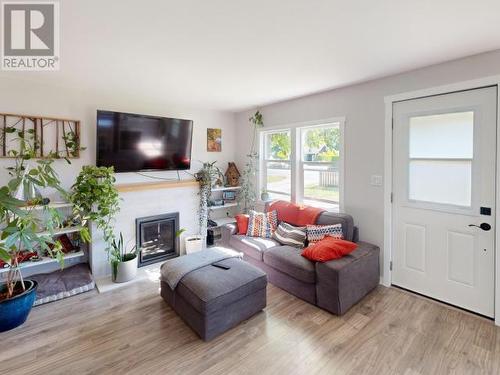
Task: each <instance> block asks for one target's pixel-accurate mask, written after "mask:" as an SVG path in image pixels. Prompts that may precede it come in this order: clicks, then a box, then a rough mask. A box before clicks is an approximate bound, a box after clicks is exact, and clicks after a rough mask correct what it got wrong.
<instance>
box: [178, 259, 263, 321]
mask: <svg viewBox="0 0 500 375" xmlns="http://www.w3.org/2000/svg"><path fill="white" fill-rule="evenodd" d="M218 264H222V265H225V266H229V267H230V269H228V270H224V269H221V268H218V267H213V266H211V265H210V266H206V267H203V268H200V269H197V270H195V271H193V272H190V273H188V274H187V275H186V276H184V277H183V278H182V280H181V281H180V282H179V284H178V285H177V288H176V292H177V293H178V294H179V295H180V296H182V297H183V298H184V299H185V300H186V301H187V302H188V303H189V304H190V305H191V306H192V307H193V308H195V309H196V310H197V311H199V312H200V313H202V314H204V315H209V314H212V313H214V312H215V311H218V310H220V309H222V308H224V307H226V306H228V305H230V304H232V303H234V302H236V301H238V300H240V299H242V298H244V297H246V296H248V295H250V294H252V293H255V292H257V291H259V290H261V289H264V288H265V287H266V285H267V276H266V273H265V272H264V271H262V270H260V269H258V268H257V267H254V266H252V265H250V264H248V263H247V262H245V261H243V260H241V259H238V258H230V259H226V260H223V261H220V262H218Z"/></svg>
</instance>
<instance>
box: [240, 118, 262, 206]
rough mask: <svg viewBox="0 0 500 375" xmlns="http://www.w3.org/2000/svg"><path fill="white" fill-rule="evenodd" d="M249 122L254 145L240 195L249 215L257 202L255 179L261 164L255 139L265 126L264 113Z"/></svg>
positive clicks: (248, 156)
mask: <svg viewBox="0 0 500 375" xmlns="http://www.w3.org/2000/svg"><path fill="white" fill-rule="evenodd" d="M248 120H249V121H250V123H251V124H252V127H253V134H252V145H251V147H250V153H249V154H248V155H247V158H248V159H247V162H246V163H245V168H244V169H243V173H242V175H241V191H240V194H238V196H239V201H240V203H241V205H242V206H243V212H244V213H247V212H248V211H249V210H252V209H254V208H255V200H256V198H257V197H256V195H257V194H256V189H255V179H256V176H257V165H258V162H259V154H258V153H257V152H256V151H255V138H256V136H257V129H258V128H262V127H263V126H264V121H263V119H262V113H260V112H259V111H257V112H255V113H254V115H253V116H252V117H250V118H249V119H248Z"/></svg>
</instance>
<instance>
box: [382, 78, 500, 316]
mask: <svg viewBox="0 0 500 375" xmlns="http://www.w3.org/2000/svg"><path fill="white" fill-rule="evenodd" d="M489 86H496V87H497V152H496V179H497V184H496V193H495V199H496V202H497V205H496V211H495V213H494V215H495V222H496V223H497V225H496V226H495V294H494V298H495V301H494V302H495V303H494V305H495V324H496V325H497V326H500V277H498V276H500V245H499V242H500V241H499V240H498V239H500V208H499V206H500V204H499V203H500V183H498V176H500V153H499V152H498V149H499V145H500V131H499V130H498V127H499V124H500V95H499V93H498V90H500V75H496V76H489V77H485V78H480V79H475V80H470V81H463V82H457V83H453V84H449V85H444V86H437V87H431V88H427V89H423V90H416V91H410V92H405V93H401V94H397V95H390V96H386V97H384V102H385V131H384V132H385V143H384V144H385V150H384V153H385V155H384V176H385V178H384V180H385V181H384V244H383V252H382V267H383V268H382V277H381V284H382V285H384V286H386V287H390V286H391V282H392V271H391V260H392V238H393V237H392V235H393V233H392V232H393V231H392V228H393V220H392V202H391V200H392V199H391V198H392V183H393V181H392V179H393V176H392V154H393V143H392V142H393V140H392V127H393V120H392V110H393V104H394V103H396V102H400V101H404V100H410V99H419V98H423V97H428V96H434V95H442V94H451V93H454V92H459V91H466V90H473V89H479V88H484V87H489Z"/></svg>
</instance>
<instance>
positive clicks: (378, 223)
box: [236, 50, 500, 247]
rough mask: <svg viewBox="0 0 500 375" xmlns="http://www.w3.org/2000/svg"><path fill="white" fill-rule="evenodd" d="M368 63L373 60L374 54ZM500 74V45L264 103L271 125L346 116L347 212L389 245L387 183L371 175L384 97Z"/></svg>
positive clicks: (243, 129) (244, 118)
mask: <svg viewBox="0 0 500 375" xmlns="http://www.w3.org/2000/svg"><path fill="white" fill-rule="evenodd" d="M366 63H367V64H369V63H370V61H369V57H367V60H366ZM497 74H500V51H499V50H497V51H493V52H489V53H485V54H481V55H476V56H472V57H468V58H464V59H460V60H455V61H451V62H448V63H444V64H439V65H434V66H430V67H427V68H423V69H418V70H415V71H411V72H408V73H403V74H398V75H395V76H390V77H387V78H383V79H378V80H374V81H370V82H367V83H363V84H358V85H354V86H349V87H345V88H340V89H336V90H331V91H327V92H324V93H320V94H315V95H310V96H305V97H302V98H298V99H294V100H288V101H284V102H280V103H276V104H272V105H267V106H264V107H261V108H260V109H261V111H262V113H263V115H264V123H265V127H266V128H272V127H273V126H278V125H283V124H292V123H298V122H304V121H313V120H321V119H326V118H331V117H339V116H345V117H346V125H345V150H346V151H345V180H344V181H345V185H344V186H345V190H344V191H345V195H344V208H345V212H347V213H350V214H352V215H353V216H354V220H355V222H356V224H357V225H358V226H359V227H360V234H361V239H362V240H365V241H369V242H372V243H374V244H377V245H379V246H381V247H382V246H383V229H384V228H383V223H384V206H383V204H384V202H383V197H384V196H383V193H384V191H383V187H375V186H371V185H370V176H371V175H374V174H375V175H383V174H384V147H385V145H384V124H385V106H384V97H385V96H388V95H394V94H398V93H402V92H407V91H413V90H418V89H424V88H429V87H435V86H440V85H444V84H450V83H455V82H460V81H466V80H470V79H475V78H482V77H486V76H491V75H497ZM252 113H253V110H251V111H245V112H241V113H238V114H237V116H236V123H237V126H238V136H237V137H238V141H239V145H240V146H239V149H240V150H241V151H240V152H239V154H238V155H239V158H238V162H239V165H240V166H241V165H243V163H244V160H245V156H244V155H245V153H246V152H247V150H248V149H249V148H250V138H251V127H250V125H249V124H248V117H249V116H250V115H251V114H252Z"/></svg>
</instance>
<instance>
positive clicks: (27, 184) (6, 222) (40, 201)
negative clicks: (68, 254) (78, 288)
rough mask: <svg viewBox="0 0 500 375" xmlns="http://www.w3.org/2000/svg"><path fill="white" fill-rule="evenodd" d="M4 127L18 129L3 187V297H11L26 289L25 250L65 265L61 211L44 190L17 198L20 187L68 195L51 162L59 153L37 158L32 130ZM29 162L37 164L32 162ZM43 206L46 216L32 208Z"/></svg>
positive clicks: (0, 217) (10, 130)
mask: <svg viewBox="0 0 500 375" xmlns="http://www.w3.org/2000/svg"><path fill="white" fill-rule="evenodd" d="M4 131H5V132H6V133H15V132H17V138H15V139H13V140H12V141H13V142H17V143H18V145H19V149H18V150H11V151H10V152H9V156H10V157H12V158H14V165H13V166H10V167H7V170H8V172H9V175H10V176H11V180H10V181H9V182H8V183H7V185H6V186H2V187H0V228H1V229H0V259H2V261H4V262H5V263H7V264H8V265H9V270H8V271H7V278H6V291H5V292H4V293H2V294H1V295H0V300H3V299H9V298H12V297H14V296H15V295H17V294H18V293H21V292H23V291H24V290H25V284H24V279H23V276H22V273H21V267H20V259H21V258H22V253H23V252H24V251H29V252H37V253H38V254H39V255H40V254H41V253H47V254H49V256H51V257H53V258H56V259H57V260H58V261H59V263H60V265H61V267H63V266H64V258H63V252H62V249H61V245H60V243H59V242H58V241H54V239H53V235H54V229H56V228H58V227H59V226H60V225H61V222H62V218H61V216H60V214H59V212H58V211H57V210H55V209H54V208H51V207H50V206H49V205H48V204H47V203H48V202H49V200H48V199H47V198H44V197H43V196H42V195H41V194H40V195H37V196H33V197H30V200H29V201H22V200H19V199H16V198H14V195H15V194H16V192H17V191H18V189H20V188H24V189H25V190H30V188H33V189H35V188H36V189H42V190H43V189H46V188H53V189H56V190H58V191H59V193H60V194H61V195H62V196H63V197H66V196H67V194H66V191H65V190H64V189H63V188H62V187H61V185H60V181H59V177H58V175H57V173H56V172H55V170H54V169H53V166H52V164H53V162H54V160H53V159H54V157H56V156H57V155H49V157H48V158H46V159H38V160H34V159H35V157H36V150H37V147H38V143H37V140H36V138H35V136H34V132H33V131H32V130H26V131H22V130H21V131H17V130H16V129H14V128H12V127H7V128H6V129H4ZM30 162H31V163H32V164H34V165H31V166H29V165H28V163H30ZM40 206H41V209H42V210H43V215H42V216H43V217H44V219H43V220H42V219H40V216H39V215H35V214H34V212H33V210H35V208H36V209H37V210H38V209H40ZM42 229H43V230H42Z"/></svg>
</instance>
